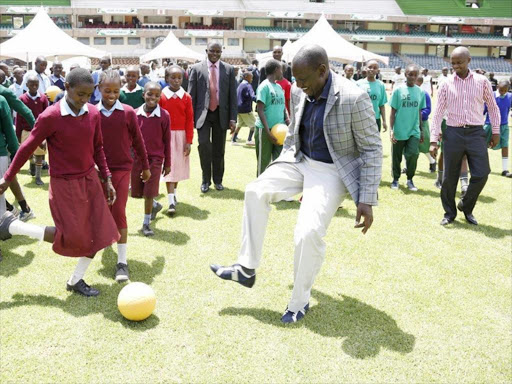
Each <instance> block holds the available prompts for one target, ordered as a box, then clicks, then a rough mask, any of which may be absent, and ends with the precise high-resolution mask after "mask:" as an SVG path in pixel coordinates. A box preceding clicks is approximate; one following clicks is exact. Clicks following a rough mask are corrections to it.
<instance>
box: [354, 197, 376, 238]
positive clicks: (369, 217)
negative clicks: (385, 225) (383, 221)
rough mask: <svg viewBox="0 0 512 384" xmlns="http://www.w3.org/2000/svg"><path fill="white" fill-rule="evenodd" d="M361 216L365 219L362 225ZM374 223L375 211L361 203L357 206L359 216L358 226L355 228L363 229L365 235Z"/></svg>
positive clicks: (357, 217)
mask: <svg viewBox="0 0 512 384" xmlns="http://www.w3.org/2000/svg"><path fill="white" fill-rule="evenodd" d="M361 216H363V217H364V221H363V223H361ZM372 223H373V211H372V206H371V205H368V204H364V203H359V204H358V205H357V214H356V225H355V226H354V228H363V230H362V232H363V235H364V234H366V232H368V230H369V229H370V227H371V226H372Z"/></svg>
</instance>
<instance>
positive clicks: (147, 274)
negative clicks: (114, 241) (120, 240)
mask: <svg viewBox="0 0 512 384" xmlns="http://www.w3.org/2000/svg"><path fill="white" fill-rule="evenodd" d="M116 264H117V254H116V253H115V252H114V250H113V249H112V248H111V247H109V248H106V249H105V250H104V251H103V255H102V257H101V269H100V270H99V271H98V272H99V273H100V275H102V276H105V277H107V278H113V277H114V275H115V273H116ZM128 266H129V268H130V280H131V281H140V282H142V283H146V284H148V285H151V283H153V280H154V278H155V277H156V276H158V275H160V274H161V273H162V272H163V270H164V266H165V258H164V257H163V256H158V257H156V258H155V259H154V260H153V261H152V262H151V265H149V264H147V263H143V262H141V261H138V260H132V259H130V260H129V261H128Z"/></svg>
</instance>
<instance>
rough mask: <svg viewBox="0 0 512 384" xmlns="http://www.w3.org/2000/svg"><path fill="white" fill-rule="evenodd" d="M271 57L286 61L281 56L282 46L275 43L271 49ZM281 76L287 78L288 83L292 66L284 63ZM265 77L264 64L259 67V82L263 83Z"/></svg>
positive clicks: (290, 80)
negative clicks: (284, 67) (284, 69)
mask: <svg viewBox="0 0 512 384" xmlns="http://www.w3.org/2000/svg"><path fill="white" fill-rule="evenodd" d="M272 57H273V58H274V59H275V60H277V61H282V62H283V63H286V61H284V60H282V57H283V47H281V46H280V45H276V46H275V47H274V49H273V50H272ZM283 77H284V78H285V79H286V80H288V81H289V82H290V83H291V82H292V67H291V66H289V65H288V63H286V71H283ZM266 78H267V73H266V72H265V66H263V68H261V74H260V82H259V84H261V83H263V80H265V79H266Z"/></svg>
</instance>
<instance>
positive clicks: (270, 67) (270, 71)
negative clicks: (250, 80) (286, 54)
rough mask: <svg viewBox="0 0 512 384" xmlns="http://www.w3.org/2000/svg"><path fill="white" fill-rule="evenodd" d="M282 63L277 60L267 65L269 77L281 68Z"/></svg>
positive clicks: (266, 70) (272, 60)
mask: <svg viewBox="0 0 512 384" xmlns="http://www.w3.org/2000/svg"><path fill="white" fill-rule="evenodd" d="M281 65H282V63H281V62H280V61H277V60H276V59H270V60H269V61H267V63H266V64H265V72H266V73H267V76H268V75H273V74H274V72H275V71H276V69H277V68H279V67H281Z"/></svg>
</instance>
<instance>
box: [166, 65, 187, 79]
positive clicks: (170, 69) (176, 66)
mask: <svg viewBox="0 0 512 384" xmlns="http://www.w3.org/2000/svg"><path fill="white" fill-rule="evenodd" d="M173 69H178V70H179V71H180V72H181V75H182V76H185V71H184V70H183V68H181V67H180V66H179V65H176V64H173V65H169V66H167V67H166V68H165V77H167V76H169V75H170V74H171V71H172V70H173Z"/></svg>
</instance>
